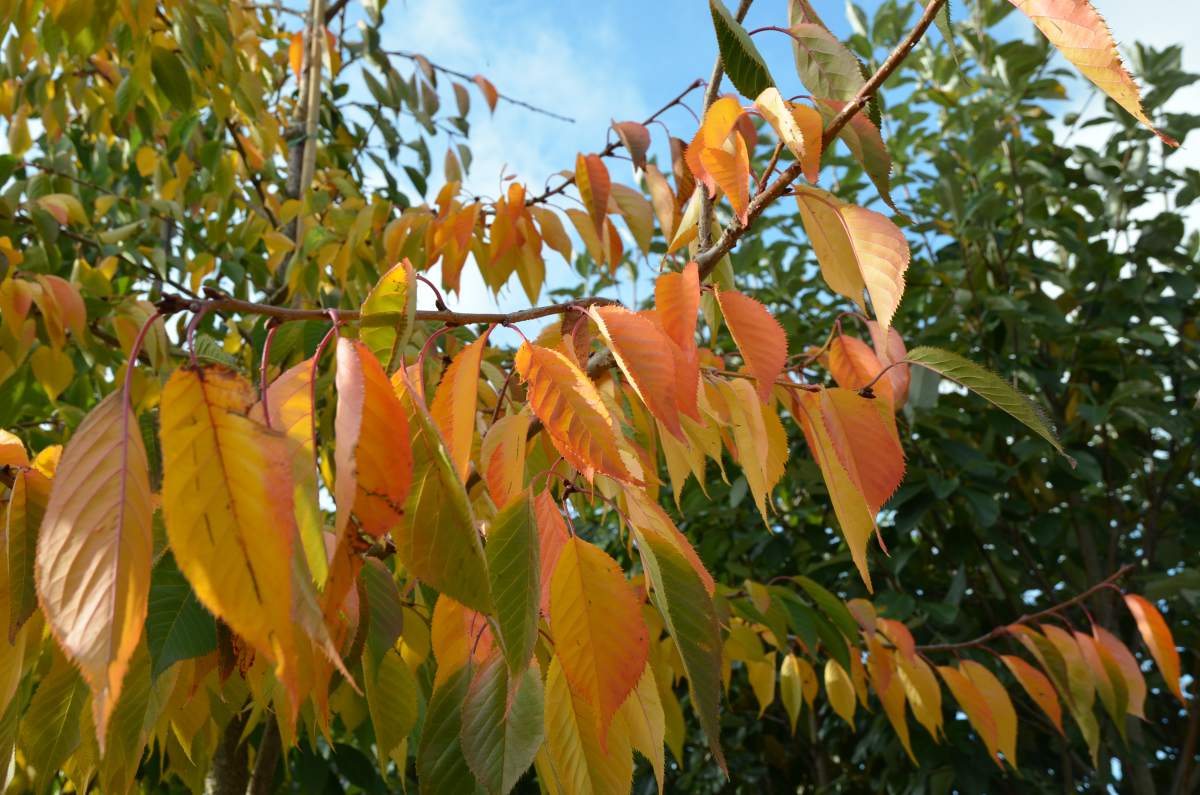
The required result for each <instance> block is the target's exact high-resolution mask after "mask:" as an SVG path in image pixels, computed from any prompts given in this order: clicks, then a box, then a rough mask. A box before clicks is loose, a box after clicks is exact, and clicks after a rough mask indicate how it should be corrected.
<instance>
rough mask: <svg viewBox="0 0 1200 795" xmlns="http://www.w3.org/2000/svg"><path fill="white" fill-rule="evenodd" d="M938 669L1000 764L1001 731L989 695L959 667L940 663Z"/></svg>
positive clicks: (977, 732)
mask: <svg viewBox="0 0 1200 795" xmlns="http://www.w3.org/2000/svg"><path fill="white" fill-rule="evenodd" d="M937 670H938V673H939V674H941V675H942V681H943V682H945V683H946V686H947V687H949V688H950V693H951V694H952V695H953V696H954V700H955V701H957V702H958V706H959V707H960V708H961V709H962V711H963V713H964V714H965V715H966V716H967V720H968V721H970V723H971V726H972V727H973V728H974V729H975V732H976V734H978V735H979V739H981V740H983V744H984V745H985V746H987V750H988V754H990V755H991V756H992V758H993V760H994V761H995V762H996V764H997V765H1000V758H999V756H998V755H997V752H998V751H999V750H1000V732H999V729H998V727H997V725H996V718H995V716H994V714H993V712H992V705H991V704H990V703H989V701H988V699H987V697H986V696H985V695H984V694H983V692H982V691H980V689H979V688H978V686H976V684H975V682H974V681H973V680H972V679H971V678H970V677H968V676H967V675H966V674H964V673H963V672H962V671H960V670H959V669H957V668H951V667H949V666H948V665H939V666H938V669H937ZM1009 706H1011V704H1010V705H1009ZM1014 728H1015V727H1014Z"/></svg>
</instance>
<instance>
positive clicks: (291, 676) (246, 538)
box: [160, 366, 298, 706]
mask: <svg viewBox="0 0 1200 795" xmlns="http://www.w3.org/2000/svg"><path fill="white" fill-rule="evenodd" d="M253 399H254V396H253V391H252V389H251V387H250V384H249V383H247V382H246V381H245V379H243V378H242V377H241V376H239V375H237V374H236V373H234V372H233V371H231V370H227V369H225V368H222V367H217V366H209V367H204V368H200V369H191V368H181V369H179V370H176V371H175V372H174V373H173V374H172V375H171V378H170V380H168V381H167V385H166V387H165V388H164V389H163V398H162V408H161V414H160V421H161V426H162V427H161V434H162V450H163V514H164V519H165V522H166V526H167V536H168V538H169V540H170V543H171V548H172V550H173V551H174V553H175V559H176V562H178V564H179V568H180V569H181V570H182V571H183V573H184V574H185V575H186V576H187V578H188V580H189V581H190V582H191V584H192V589H193V590H194V591H195V592H196V596H197V597H198V598H199V599H200V602H201V603H202V604H203V605H204V606H205V607H206V608H208V609H209V611H211V612H212V613H213V614H214V615H216V616H218V617H219V618H221V619H222V620H223V621H225V623H227V624H228V625H229V626H230V627H231V628H232V629H233V630H234V632H236V633H237V634H238V635H240V636H241V637H243V638H245V639H246V640H247V641H248V642H249V643H250V644H251V645H252V646H253V647H254V649H255V650H256V652H258V653H259V654H261V655H262V656H263V657H264V658H265V659H267V660H269V661H271V662H273V663H274V664H275V673H276V676H277V677H278V678H279V680H280V682H282V683H283V684H284V686H285V687H286V688H287V689H288V690H289V692H290V693H291V696H292V698H291V701H292V704H293V705H294V706H295V705H298V699H297V695H298V692H297V688H298V680H297V676H298V673H297V670H296V666H297V643H296V638H295V635H294V632H295V623H296V618H295V616H293V612H292V604H293V598H292V597H293V593H292V592H293V582H292V578H291V576H290V575H291V569H290V567H289V566H288V565H287V561H289V560H291V557H292V544H293V539H294V537H295V532H296V528H295V521H294V519H293V518H292V511H291V508H292V506H291V499H292V485H291V482H290V475H291V464H290V462H289V461H288V458H287V450H286V446H285V441H284V437H283V436H282V435H280V434H276V433H273V432H270V431H268V430H267V429H266V428H263V427H262V426H260V425H258V424H257V423H255V422H253V421H252V420H250V419H248V418H247V417H246V416H245V415H246V413H247V411H248V410H249V408H250V406H251V404H252V402H253Z"/></svg>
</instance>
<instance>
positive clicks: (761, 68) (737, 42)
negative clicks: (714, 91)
mask: <svg viewBox="0 0 1200 795" xmlns="http://www.w3.org/2000/svg"><path fill="white" fill-rule="evenodd" d="M709 8H710V9H711V10H712V19H713V28H714V29H715V30H716V32H717V47H718V48H719V49H720V51H721V62H722V63H723V64H724V65H725V74H727V75H729V80H730V82H731V83H733V87H734V88H736V89H737V90H738V91H740V92H741V94H742V96H745V97H750V98H754V97H757V96H758V95H759V94H761V93H762V92H763V91H764V90H765V89H767V88H769V87H770V86H773V85H775V81H774V80H772V79H771V73H770V72H769V71H768V70H767V64H766V61H764V60H763V57H762V55H761V54H760V53H759V52H758V48H757V47H755V46H754V42H753V41H751V40H750V34H748V33H746V29H745V28H743V27H742V26H741V24H740V23H739V22H738V21H737V20H736V19H734V18H733V15H732V14H730V13H729V9H727V8H726V7H725V4H724V3H722V2H721V0H709Z"/></svg>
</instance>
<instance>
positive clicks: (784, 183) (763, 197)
mask: <svg viewBox="0 0 1200 795" xmlns="http://www.w3.org/2000/svg"><path fill="white" fill-rule="evenodd" d="M945 4H946V0H931V2H930V3H929V5H927V6H926V7H925V10H924V11H923V12H922V13H921V18H920V19H919V20H917V24H916V25H915V26H914V27H913V29H912V30H910V31H909V32H908V35H907V36H905V37H904V39H903V40H901V42H900V43H899V44H897V45H896V48H895V49H894V50H892V52H891V54H890V55H888V57H887V60H885V61H884V62H883V64H881V65H880V67H879V69H878V70H877V71H876V72H875V74H873V75H871V77H870V78H869V79H868V80H867V82H866V83H864V84H863V87H862V88H860V89H859V90H858V93H857V94H855V95H854V98H853V99H852V100H850V101H849V102H848V103H846V106H845V107H843V108H842V110H841V111H840V112H839V113H838V114H837V116H835V117H834V118H833V120H832V121H830V122H829V125H828V126H827V127H826V128H825V132H824V134H823V135H822V136H821V143H822V149H826V148H828V147H829V145H830V144H832V143H833V140H834V138H836V137H837V134H838V133H839V132H841V129H842V128H843V127H845V126H846V125H847V124H849V123H850V120H851V119H852V118H854V114H856V113H858V112H859V111H861V110H862V109H863V108H864V107H865V106H866V104H867V102H868V101H869V100H870V99H871V97H873V96H874V95H875V93H876V92H877V91H878V90H879V88H880V86H882V85H883V83H884V81H885V80H887V79H888V77H890V76H891V74H892V73H893V72H895V71H896V69H897V68H898V67H899V66H900V64H901V63H903V62H904V59H905V58H907V57H908V55H909V53H911V52H912V50H913V48H914V47H916V46H917V42H919V41H920V40H921V37H922V36H924V35H925V31H927V30H928V29H929V26H930V25H932V24H933V21H934V19H935V18H936V17H937V15H938V12H939V11H941V9H942V6H943V5H945ZM801 171H802V167H801V164H800V163H799V162H796V163H792V164H791V165H790V166H788V167H787V168H786V169H784V171H783V173H782V174H780V175H779V178H778V179H776V180H775V181H774V182H772V183H771V184H770V185H768V186H767V187H766V189H765V190H763V191H761V192H760V193H758V195H756V196H755V197H754V198H753V199H752V200H751V201H750V207H749V208H748V210H747V212H746V215H747V218H746V224H745V225H742V224H740V223H738V221H737V219H734V221H733V223H731V224H730V225H729V226H728V227H726V229H725V231H724V232H723V233H722V234H721V238H720V239H719V240H718V241H717V242H716V243H715V244H713V245H712V246H710V247H708V248H707V249H705V250H704V251H702V252H701V253H700V254H698V255H697V256H696V263H697V264H698V265H699V266H700V277H701V278H704V277H706V276H708V275H709V274H710V273H712V271H713V269H714V268H716V267H717V263H718V262H720V261H721V257H723V256H725V254H727V253H729V251H730V250H731V249H732V248H733V246H734V244H735V243H737V241H738V240H740V239H741V238H742V236H743V235H745V234H746V232H747V231H748V230H749V229H750V227H751V226H752V225H753V224H754V221H755V219H757V218H758V217H759V216H760V215H762V214H763V211H764V210H766V209H767V207H769V206H770V205H771V203H772V202H773V201H775V200H776V199H778V198H779V197H780V196H782V195H783V193H784V191H786V190H787V189H788V187H789V186H790V185H791V184H792V183H793V182H795V181H796V179H797V178H798V177H799V176H800V174H801Z"/></svg>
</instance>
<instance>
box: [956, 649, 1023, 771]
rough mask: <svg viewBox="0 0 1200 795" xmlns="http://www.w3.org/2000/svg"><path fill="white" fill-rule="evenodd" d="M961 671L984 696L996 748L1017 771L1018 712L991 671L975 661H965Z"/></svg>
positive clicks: (960, 665) (961, 663)
mask: <svg viewBox="0 0 1200 795" xmlns="http://www.w3.org/2000/svg"><path fill="white" fill-rule="evenodd" d="M959 670H961V671H962V672H963V673H964V674H966V675H967V678H968V679H970V680H971V684H973V685H975V688H976V689H977V690H978V691H979V692H980V693H981V694H982V695H983V700H984V701H985V702H987V705H988V709H989V710H991V713H992V718H993V720H994V721H995V724H996V746H997V747H998V748H999V749H1000V752H1001V753H1002V754H1004V758H1005V760H1006V761H1007V762H1008V764H1009V765H1011V766H1012V767H1013V769H1014V770H1015V769H1016V767H1017V711H1016V710H1015V709H1014V708H1013V704H1012V699H1010V698H1009V697H1008V691H1007V690H1005V689H1004V685H1002V684H1000V680H999V679H997V678H996V675H995V674H993V673H992V672H991V671H990V670H989V669H987V668H984V667H983V666H982V665H980V664H979V663H977V662H975V661H974V660H963V661H962V662H960V663H959Z"/></svg>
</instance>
